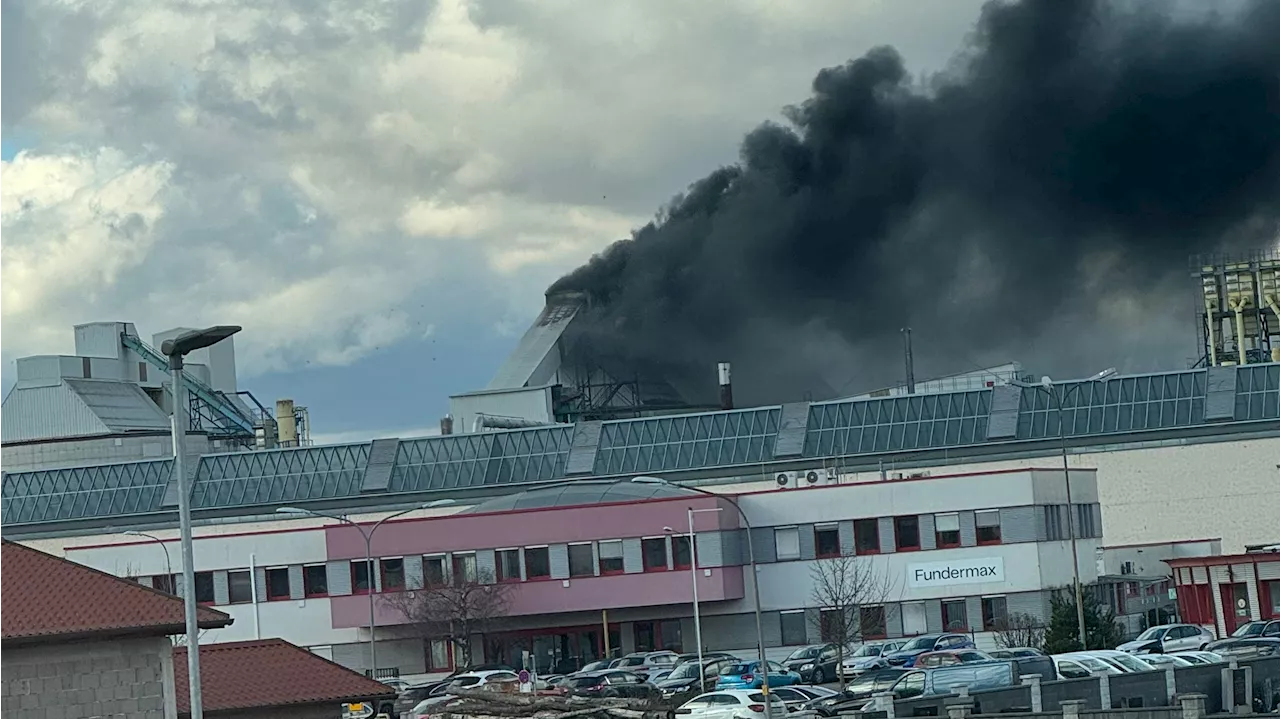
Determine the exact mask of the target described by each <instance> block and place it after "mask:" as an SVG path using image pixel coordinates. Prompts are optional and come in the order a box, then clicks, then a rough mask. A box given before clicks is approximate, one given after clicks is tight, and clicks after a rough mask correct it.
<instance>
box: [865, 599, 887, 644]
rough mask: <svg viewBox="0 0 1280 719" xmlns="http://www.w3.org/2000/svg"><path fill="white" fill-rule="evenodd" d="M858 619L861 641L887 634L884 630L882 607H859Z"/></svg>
mask: <svg viewBox="0 0 1280 719" xmlns="http://www.w3.org/2000/svg"><path fill="white" fill-rule="evenodd" d="M858 619H859V622H860V624H861V629H862V638H863V639H875V638H879V637H883V636H885V634H887V633H888V632H887V631H886V630H885V621H884V607H879V606H875V607H859V608H858Z"/></svg>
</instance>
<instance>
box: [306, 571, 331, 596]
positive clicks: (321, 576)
mask: <svg viewBox="0 0 1280 719" xmlns="http://www.w3.org/2000/svg"><path fill="white" fill-rule="evenodd" d="M302 594H303V596H306V597H327V596H329V571H328V568H327V567H325V566H324V565H323V564H309V565H307V566H305V567H303V568H302Z"/></svg>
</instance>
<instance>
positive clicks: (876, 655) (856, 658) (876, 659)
mask: <svg viewBox="0 0 1280 719" xmlns="http://www.w3.org/2000/svg"><path fill="white" fill-rule="evenodd" d="M903 644H906V642H871V643H868V644H863V645H862V646H860V647H858V648H857V649H856V650H854V652H853V653H852V654H848V655H846V656H845V658H844V661H843V662H841V665H842V666H843V667H844V676H845V678H846V679H849V678H852V677H856V676H858V675H859V674H863V673H864V672H869V671H871V670H872V669H883V668H884V667H887V666H889V663H888V662H886V661H885V660H884V659H882V658H881V657H882V656H883V655H885V654H892V653H893V652H896V651H898V650H899V649H901V648H902V645H903Z"/></svg>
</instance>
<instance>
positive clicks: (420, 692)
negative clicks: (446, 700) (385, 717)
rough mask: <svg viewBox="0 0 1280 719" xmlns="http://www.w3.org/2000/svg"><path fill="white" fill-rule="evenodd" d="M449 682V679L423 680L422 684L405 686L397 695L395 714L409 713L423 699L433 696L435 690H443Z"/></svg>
mask: <svg viewBox="0 0 1280 719" xmlns="http://www.w3.org/2000/svg"><path fill="white" fill-rule="evenodd" d="M448 684H449V682H447V681H434V682H423V683H421V684H414V685H411V686H409V687H407V688H405V689H404V690H403V691H401V692H400V694H399V695H398V696H396V701H395V708H394V711H395V715H396V716H397V717H398V716H400V715H401V714H405V713H408V712H409V710H411V709H413V708H414V707H416V706H417V705H418V703H419V702H421V701H422V700H423V699H426V698H427V697H429V696H431V693H432V692H433V691H435V690H437V689H439V690H443V689H444V688H445V687H446V686H447V685H448Z"/></svg>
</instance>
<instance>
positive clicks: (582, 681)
mask: <svg viewBox="0 0 1280 719" xmlns="http://www.w3.org/2000/svg"><path fill="white" fill-rule="evenodd" d="M560 685H561V686H562V687H564V688H565V689H566V690H567V691H568V692H569V693H570V694H575V695H577V696H584V697H627V698H633V699H644V698H647V697H651V696H654V695H655V694H657V692H658V690H657V688H656V687H654V686H653V685H652V684H650V683H648V682H646V681H645V680H644V677H642V676H640V675H639V674H636V673H635V672H628V671H623V670H621V669H605V670H604V671H599V672H588V673H586V674H575V675H573V676H571V677H569V678H568V679H565V680H564V681H563V682H561V683H560Z"/></svg>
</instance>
